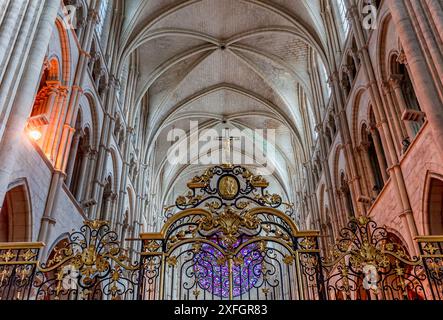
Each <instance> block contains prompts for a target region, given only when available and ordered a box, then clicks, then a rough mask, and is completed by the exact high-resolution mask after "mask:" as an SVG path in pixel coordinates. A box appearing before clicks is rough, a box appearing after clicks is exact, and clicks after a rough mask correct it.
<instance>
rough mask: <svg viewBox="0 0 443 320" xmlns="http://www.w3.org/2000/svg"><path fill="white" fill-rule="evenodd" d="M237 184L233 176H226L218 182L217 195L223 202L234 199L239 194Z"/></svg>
mask: <svg viewBox="0 0 443 320" xmlns="http://www.w3.org/2000/svg"><path fill="white" fill-rule="evenodd" d="M239 188H240V186H239V184H238V181H237V179H236V178H235V177H234V176H231V175H226V176H223V177H221V178H220V180H219V181H218V189H219V194H220V196H221V197H222V198H223V199H224V200H232V199H234V198H235V197H236V196H237V194H238V192H239Z"/></svg>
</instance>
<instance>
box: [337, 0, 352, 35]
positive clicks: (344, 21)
mask: <svg viewBox="0 0 443 320" xmlns="http://www.w3.org/2000/svg"><path fill="white" fill-rule="evenodd" d="M337 6H338V14H339V18H340V22H341V25H342V28H343V33H344V36H345V38H346V37H347V36H348V33H349V29H350V27H351V26H350V24H349V21H348V18H347V17H346V14H347V12H348V9H347V8H346V4H345V1H344V0H337Z"/></svg>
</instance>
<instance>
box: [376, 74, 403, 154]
mask: <svg viewBox="0 0 443 320" xmlns="http://www.w3.org/2000/svg"><path fill="white" fill-rule="evenodd" d="M382 89H383V94H384V96H385V98H386V104H387V105H388V112H389V118H390V121H389V122H390V124H391V125H392V127H393V130H392V132H393V134H394V140H395V141H403V140H404V139H405V138H406V137H407V133H406V132H404V129H403V127H402V123H401V122H400V121H401V119H400V118H399V117H397V115H398V114H399V112H398V111H397V108H396V106H395V104H394V101H393V100H392V96H391V87H390V85H389V83H387V82H385V83H383V87H382ZM394 146H395V149H396V150H397V154H400V151H401V148H400V145H399V144H398V143H395V144H394Z"/></svg>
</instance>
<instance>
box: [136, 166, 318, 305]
mask: <svg viewBox="0 0 443 320" xmlns="http://www.w3.org/2000/svg"><path fill="white" fill-rule="evenodd" d="M188 187H189V189H190V191H189V193H188V194H187V195H186V197H179V198H178V199H177V201H176V209H178V210H179V212H176V213H175V214H173V215H172V216H171V215H168V216H167V218H168V219H167V221H166V223H165V226H164V227H163V229H162V231H161V232H160V233H158V234H144V235H142V241H143V252H142V265H143V266H144V267H143V272H144V274H143V277H142V279H143V282H142V283H143V288H142V292H143V297H144V298H147V299H173V300H177V299H196V300H197V299H220V300H223V299H229V300H233V299H280V300H286V299H315V298H318V292H319V290H318V289H319V286H320V283H319V282H318V281H317V278H316V275H318V272H315V271H314V269H315V268H317V269H318V268H319V250H318V241H317V237H318V232H316V231H312V232H299V231H298V230H297V227H296V225H295V224H294V222H293V221H292V219H291V217H290V215H291V212H290V210H291V207H290V206H289V205H287V204H283V203H282V200H281V197H280V196H279V195H276V194H273V195H271V194H269V193H268V192H267V190H266V188H267V187H268V183H267V182H266V181H265V180H264V179H263V178H262V177H261V176H254V175H253V174H252V173H251V172H250V171H248V170H247V169H245V168H243V167H234V166H222V167H214V168H211V169H208V170H207V171H206V172H205V173H204V174H203V175H202V176H199V177H196V178H194V179H193V180H192V181H191V182H190V183H189V184H188ZM280 206H285V207H286V208H287V212H286V213H284V212H282V211H279V210H278V209H277V208H279V207H280ZM168 209H171V208H168ZM308 285H311V286H314V287H315V288H312V287H311V290H307V289H306V288H308Z"/></svg>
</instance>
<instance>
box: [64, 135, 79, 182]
mask: <svg viewBox="0 0 443 320" xmlns="http://www.w3.org/2000/svg"><path fill="white" fill-rule="evenodd" d="M80 137H81V131H79V130H76V132H75V134H74V138H73V139H72V144H71V157H70V159H69V162H68V166H67V168H66V182H65V183H66V186H67V187H68V188H69V186H70V185H71V181H72V174H73V172H74V165H75V159H76V155H77V152H78V146H79V143H80Z"/></svg>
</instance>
